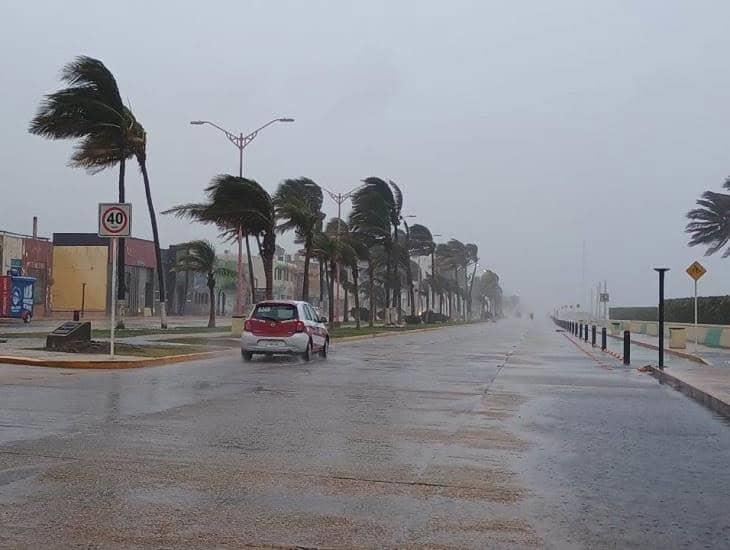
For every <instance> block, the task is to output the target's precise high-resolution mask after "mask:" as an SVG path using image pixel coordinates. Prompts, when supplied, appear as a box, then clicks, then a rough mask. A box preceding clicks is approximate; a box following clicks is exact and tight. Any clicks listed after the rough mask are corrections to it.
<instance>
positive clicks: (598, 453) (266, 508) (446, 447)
mask: <svg viewBox="0 0 730 550" xmlns="http://www.w3.org/2000/svg"><path fill="white" fill-rule="evenodd" d="M729 510H730V427H729V426H728V424H727V423H726V422H724V421H723V420H721V419H720V418H718V417H716V416H715V415H714V414H713V413H711V412H710V411H708V410H706V409H704V408H703V407H702V406H700V405H699V404H697V403H695V402H694V401H691V400H690V399H688V398H686V397H685V396H684V395H682V394H680V393H678V392H675V391H674V390H672V389H671V388H668V387H666V386H661V385H659V384H658V383H657V382H656V381H655V380H654V379H653V378H651V377H649V376H648V375H645V374H640V373H638V372H637V371H636V370H631V369H624V368H622V367H620V366H619V365H618V364H617V363H616V362H614V361H613V360H611V359H610V358H605V357H604V358H601V361H600V362H597V361H595V360H594V359H592V358H590V357H588V356H587V355H586V354H585V353H584V352H582V351H580V350H578V349H576V348H575V346H574V345H573V344H572V343H570V342H569V341H568V340H567V339H566V338H565V337H564V336H563V335H562V334H559V333H556V332H555V330H554V327H553V326H551V325H549V324H547V322H544V323H542V324H541V323H540V322H538V321H535V322H534V323H530V322H529V321H526V320H525V321H514V320H513V321H505V322H502V323H500V324H497V325H493V324H490V325H486V324H482V325H474V326H470V327H459V328H448V329H443V330H440V331H434V332H427V333H419V334H413V335H409V336H404V337H398V338H380V339H372V340H366V341H363V342H358V343H350V344H342V345H339V346H337V348H336V349H333V350H332V354H331V357H330V358H329V359H328V360H327V361H322V360H316V361H313V362H312V363H309V364H304V363H299V362H296V361H291V360H274V361H272V360H257V361H255V362H253V363H251V364H245V365H244V364H242V363H241V362H240V359H239V358H238V357H237V356H234V355H232V356H231V358H225V359H220V360H214V361H207V362H201V363H197V364H192V363H189V364H180V365H172V366H167V367H158V368H154V367H153V368H149V369H141V370H133V371H117V372H98V371H97V372H80V371H71V370H66V371H61V370H51V369H44V368H33V367H17V366H0V547H13V548H17V547H29V548H35V547H69V546H81V547H84V548H88V547H92V548H93V547H105V548H106V547H124V548H129V547H155V548H160V547H163V548H164V547H169V548H173V547H183V546H185V547H201V548H208V547H231V548H232V547H241V546H246V545H248V546H251V547H257V546H267V545H271V546H274V547H290V546H296V545H300V546H303V547H404V546H405V547H432V548H442V547H446V548H452V547H453V548H490V547H517V548H522V547H549V548H603V547H618V548H628V547H634V548H675V547H676V548H680V547H681V548H687V547H695V548H727V547H730V512H729Z"/></svg>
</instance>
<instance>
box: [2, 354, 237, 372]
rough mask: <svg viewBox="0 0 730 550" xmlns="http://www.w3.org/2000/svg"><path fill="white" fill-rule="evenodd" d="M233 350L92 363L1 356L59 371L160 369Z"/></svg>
mask: <svg viewBox="0 0 730 550" xmlns="http://www.w3.org/2000/svg"><path fill="white" fill-rule="evenodd" d="M230 354H231V350H225V351H224V350H221V351H204V352H200V353H188V354H183V355H168V356H167V357H151V358H140V359H123V360H121V361H113V360H96V359H92V360H90V361H73V360H70V361H64V360H58V359H34V358H32V357H15V356H11V355H7V356H0V363H5V364H10V365H29V366H33V367H52V368H57V369H108V370H112V369H139V368H143V367H160V366H163V365H172V364H175V363H183V362H185V361H195V360H197V359H215V358H216V357H225V356H226V355H230Z"/></svg>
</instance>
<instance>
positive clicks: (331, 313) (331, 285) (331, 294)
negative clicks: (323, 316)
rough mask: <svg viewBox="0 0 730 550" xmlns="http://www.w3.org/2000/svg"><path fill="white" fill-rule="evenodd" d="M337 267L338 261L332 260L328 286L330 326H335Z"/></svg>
mask: <svg viewBox="0 0 730 550" xmlns="http://www.w3.org/2000/svg"><path fill="white" fill-rule="evenodd" d="M336 269H337V263H336V262H332V261H331V262H330V268H329V281H328V283H329V284H328V287H329V290H328V292H329V325H330V327H333V326H334V318H335V270H336Z"/></svg>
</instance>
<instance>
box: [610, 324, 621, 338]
mask: <svg viewBox="0 0 730 550" xmlns="http://www.w3.org/2000/svg"><path fill="white" fill-rule="evenodd" d="M620 333H621V323H620V322H618V321H611V335H612V336H618V335H619V334H620Z"/></svg>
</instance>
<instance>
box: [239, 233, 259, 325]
mask: <svg viewBox="0 0 730 550" xmlns="http://www.w3.org/2000/svg"><path fill="white" fill-rule="evenodd" d="M245 236H246V259H247V260H248V284H249V285H251V303H252V304H255V303H256V279H254V276H253V262H252V261H251V245H250V244H249V242H248V233H245ZM242 305H243V304H242ZM242 313H243V312H242Z"/></svg>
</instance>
